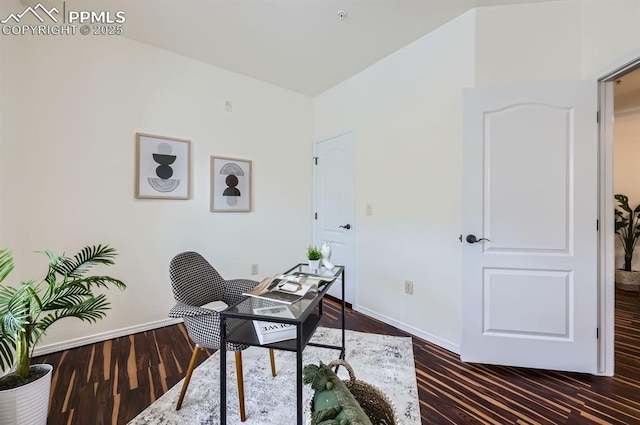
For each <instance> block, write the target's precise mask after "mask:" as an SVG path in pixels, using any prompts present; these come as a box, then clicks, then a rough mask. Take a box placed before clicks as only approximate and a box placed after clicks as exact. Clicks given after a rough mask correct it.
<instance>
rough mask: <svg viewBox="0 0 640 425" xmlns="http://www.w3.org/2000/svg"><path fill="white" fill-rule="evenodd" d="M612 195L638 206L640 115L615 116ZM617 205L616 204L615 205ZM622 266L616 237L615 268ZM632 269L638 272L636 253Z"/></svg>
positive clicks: (638, 265)
mask: <svg viewBox="0 0 640 425" xmlns="http://www.w3.org/2000/svg"><path fill="white" fill-rule="evenodd" d="M613 137H614V157H613V160H614V164H615V166H614V184H613V191H614V193H621V194H623V195H627V196H628V197H629V205H630V206H631V208H635V207H636V206H637V205H638V204H640V167H638V160H640V114H639V113H637V112H636V113H634V114H630V115H628V114H627V115H623V116H616V122H615V127H614V136H613ZM616 205H617V203H616ZM623 265H624V251H623V249H622V245H621V244H620V242H619V241H618V238H617V237H616V267H622V266H623ZM632 268H633V269H634V270H640V255H638V251H636V252H635V255H634V256H633V263H632Z"/></svg>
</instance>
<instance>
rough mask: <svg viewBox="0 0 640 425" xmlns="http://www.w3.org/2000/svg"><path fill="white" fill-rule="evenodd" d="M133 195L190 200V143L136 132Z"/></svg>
mask: <svg viewBox="0 0 640 425" xmlns="http://www.w3.org/2000/svg"><path fill="white" fill-rule="evenodd" d="M136 198H159V199H191V142H190V141H189V140H183V139H176V138H172V137H164V136H154V135H152V134H144V133H136Z"/></svg>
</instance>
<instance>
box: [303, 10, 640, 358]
mask: <svg viewBox="0 0 640 425" xmlns="http://www.w3.org/2000/svg"><path fill="white" fill-rule="evenodd" d="M639 4H640V2H638V1H635V0H634V1H627V0H612V1H608V2H595V1H589V0H584V1H581V0H569V1H566V2H552V3H540V4H525V5H513V6H502V7H491V8H479V9H476V10H475V11H473V12H470V13H468V14H465V15H463V16H461V17H459V18H457V19H456V20H454V21H452V22H450V23H448V24H447V25H445V26H443V27H442V28H440V29H438V30H437V31H435V32H434V33H432V34H429V35H427V36H425V37H423V38H422V39H420V40H418V41H417V42H415V43H413V44H411V45H410V46H408V47H406V48H404V49H402V50H400V51H399V52H396V53H395V54H393V55H391V56H389V57H387V58H385V59H383V60H382V61H380V62H378V63H376V64H374V65H373V66H371V67H370V68H368V69H367V70H365V71H363V72H361V73H360V74H358V75H356V76H354V77H352V78H350V79H349V80H347V81H345V82H343V83H341V84H340V85H338V86H336V87H334V88H333V89H331V90H329V91H327V92H325V93H323V94H322V95H320V96H318V97H317V98H316V99H315V100H314V138H315V139H321V138H324V137H327V136H329V135H331V134H333V133H337V132H338V131H340V130H343V129H345V128H354V129H355V130H356V137H357V182H356V185H357V204H358V224H359V230H358V263H357V264H358V265H357V267H358V269H357V276H358V294H357V298H356V302H357V305H358V308H359V309H362V310H363V311H368V312H370V313H371V312H373V314H374V315H377V316H378V317H382V318H384V319H385V320H387V321H389V322H392V323H395V324H397V325H399V326H400V327H403V328H405V329H408V330H411V331H413V332H414V333H416V334H418V335H422V336H425V337H427V338H428V339H431V340H433V341H436V342H438V343H440V344H441V345H443V346H445V347H447V348H452V349H453V350H456V349H457V348H458V345H459V343H460V336H461V329H460V321H461V320H460V319H461V315H462V312H461V310H460V302H459V297H460V285H461V281H460V279H461V277H460V248H459V247H460V245H459V243H458V241H457V240H456V236H457V235H458V234H459V233H460V225H461V223H460V213H459V210H460V208H461V204H460V199H459V198H460V176H461V173H462V170H461V158H460V154H461V142H462V136H461V125H462V116H461V110H462V100H461V91H462V89H463V88H464V87H469V86H473V85H477V86H486V85H509V84H529V83H544V82H557V81H568V80H577V79H581V78H583V77H584V76H585V75H588V74H589V73H591V74H593V72H594V70H597V69H606V68H607V67H611V66H612V63H613V62H615V61H616V60H620V57H621V56H623V55H624V54H629V53H630V50H633V49H635V48H637V47H638V42H637V39H638V37H637V35H638V28H640V26H639V25H638V17H639V16H638V10H640V9H639V8H638V5H639ZM612 11H613V12H612ZM618 16H619V17H621V19H615V17H618ZM623 36H624V37H630V38H631V39H632V41H631V42H629V43H627V42H626V41H624V42H622V43H621V45H620V44H618V47H617V48H616V49H614V50H613V51H610V50H609V49H610V44H611V43H614V41H615V40H617V39H619V38H620V37H623ZM603 37H604V38H605V39H606V42H604V41H602V40H600V38H603ZM596 39H597V40H600V42H599V43H594V40H596ZM621 46H622V47H621ZM391 158H392V159H393V160H394V162H396V161H403V165H402V167H395V168H394V170H395V169H398V170H399V171H398V172H396V173H393V175H392V173H385V172H381V170H388V169H390V164H389V163H390V161H389V159H391ZM400 170H401V171H400ZM404 182H411V184H405V183H404ZM416 192H417V193H418V194H419V196H418V197H416V196H415V194H416ZM399 200H400V201H399ZM365 203H372V204H373V205H374V208H373V210H374V215H373V216H365V215H364V205H365ZM404 279H413V280H414V281H415V294H414V295H413V296H408V295H405V294H404V293H403V286H402V282H403V281H404Z"/></svg>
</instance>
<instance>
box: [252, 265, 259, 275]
mask: <svg viewBox="0 0 640 425" xmlns="http://www.w3.org/2000/svg"><path fill="white" fill-rule="evenodd" d="M251 274H258V265H257V264H252V265H251Z"/></svg>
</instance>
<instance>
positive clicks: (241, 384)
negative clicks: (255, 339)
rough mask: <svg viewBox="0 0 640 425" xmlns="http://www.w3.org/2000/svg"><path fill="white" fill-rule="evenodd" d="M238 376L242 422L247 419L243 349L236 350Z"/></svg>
mask: <svg viewBox="0 0 640 425" xmlns="http://www.w3.org/2000/svg"><path fill="white" fill-rule="evenodd" d="M236 378H237V380H238V403H239V404H240V422H244V421H246V420H247V415H246V413H245V411H244V379H243V378H242V351H236Z"/></svg>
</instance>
